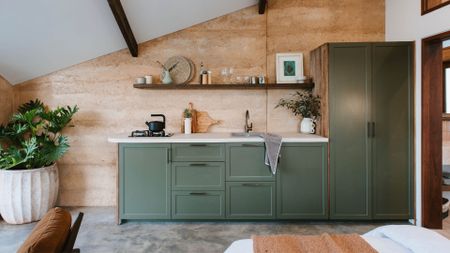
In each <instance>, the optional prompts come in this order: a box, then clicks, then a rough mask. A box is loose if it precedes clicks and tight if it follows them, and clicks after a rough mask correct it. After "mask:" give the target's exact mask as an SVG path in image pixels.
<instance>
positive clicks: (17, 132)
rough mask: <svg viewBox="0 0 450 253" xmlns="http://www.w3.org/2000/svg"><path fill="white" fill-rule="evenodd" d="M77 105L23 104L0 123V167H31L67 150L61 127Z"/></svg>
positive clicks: (45, 162) (55, 158) (50, 160)
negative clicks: (53, 106)
mask: <svg viewBox="0 0 450 253" xmlns="http://www.w3.org/2000/svg"><path fill="white" fill-rule="evenodd" d="M77 111H78V107H77V106H74V107H70V106H67V107H58V108H56V109H55V110H50V109H49V108H48V107H47V106H45V105H44V104H43V103H42V102H41V101H39V100H35V101H30V102H28V103H25V104H23V105H21V106H20V107H19V108H18V110H17V113H16V114H14V115H13V116H12V117H11V120H10V122H9V123H8V124H7V125H5V126H4V125H0V169H6V170H8V169H32V168H41V167H45V166H50V165H51V164H53V163H55V162H56V161H57V160H59V159H60V158H61V157H62V156H63V155H64V154H65V153H66V152H67V151H68V150H69V142H68V138H67V137H66V136H64V135H62V134H61V131H62V130H63V129H64V128H65V127H66V126H67V125H68V124H69V122H70V121H71V120H72V117H73V115H74V114H75V113H76V112H77Z"/></svg>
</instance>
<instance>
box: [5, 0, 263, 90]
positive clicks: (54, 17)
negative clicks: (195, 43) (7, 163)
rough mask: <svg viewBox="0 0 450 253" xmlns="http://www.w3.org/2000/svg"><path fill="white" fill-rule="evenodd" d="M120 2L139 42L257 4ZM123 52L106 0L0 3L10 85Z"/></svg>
mask: <svg viewBox="0 0 450 253" xmlns="http://www.w3.org/2000/svg"><path fill="white" fill-rule="evenodd" d="M121 2H122V5H123V7H124V10H125V13H126V14H127V17H128V21H129V23H130V26H131V29H132V30H133V33H134V35H135V37H136V40H137V41H138V43H141V42H144V41H147V40H151V39H154V38H157V37H160V36H163V35H166V34H169V33H172V32H175V31H178V30H182V29H184V28H187V27H190V26H193V25H195V24H198V23H201V22H205V21H207V20H210V19H213V18H216V17H219V16H222V15H225V14H228V13H231V12H234V11H237V10H239V9H242V8H245V7H249V6H251V5H254V4H256V3H257V0H122V1H121ZM123 48H126V43H125V41H124V39H123V37H122V34H121V33H120V30H119V28H118V26H117V23H116V21H115V19H114V17H113V15H112V13H111V9H110V8H109V5H108V2H107V0H33V1H30V0H0V74H1V75H3V76H4V77H5V78H6V79H7V80H8V81H9V82H10V83H12V84H17V83H21V82H23V81H26V80H30V79H33V78H35V77H38V76H42V75H45V74H48V73H51V72H54V71H56V70H60V69H63V68H66V67H69V66H71V65H74V64H77V63H81V62H84V61H86V60H90V59H93V58H96V57H98V56H101V55H105V54H108V53H111V52H114V51H117V50H120V49H123ZM130 57H131V56H130Z"/></svg>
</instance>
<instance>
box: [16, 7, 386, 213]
mask: <svg viewBox="0 0 450 253" xmlns="http://www.w3.org/2000/svg"><path fill="white" fill-rule="evenodd" d="M270 2H271V4H270V7H269V10H268V11H267V12H266V14H265V15H258V14H257V8H256V7H250V8H247V9H244V10H241V11H238V12H235V13H232V14H229V15H226V16H223V17H220V18H217V19H214V20H212V21H209V22H206V23H203V24H200V25H197V26H194V27H191V28H188V29H185V30H182V31H180V32H177V33H173V34H170V35H168V36H164V37H162V38H159V39H156V40H152V41H148V42H145V43H143V44H141V45H140V51H139V57H138V58H132V57H130V55H129V53H128V50H121V51H118V52H116V53H113V54H109V55H106V56H102V57H99V58H97V59H94V60H91V61H88V62H85V63H82V64H79V65H76V66H73V67H70V68H68V69H64V70H61V71H58V72H55V73H53V74H50V75H47V76H43V77H40V78H37V79H34V80H31V81H28V82H25V83H22V84H20V85H18V86H16V87H15V91H16V97H17V103H16V105H18V104H19V103H22V102H26V101H28V100H30V99H34V98H40V99H42V100H43V101H45V102H46V103H48V104H49V105H51V106H57V105H66V104H69V105H73V104H77V105H78V106H79V107H80V108H81V110H80V112H79V113H78V115H76V117H75V119H74V123H75V127H74V128H69V129H67V130H66V134H68V135H69V137H70V140H71V145H72V148H71V150H70V152H69V153H68V154H67V155H66V156H65V157H64V158H63V159H62V161H61V162H60V163H59V166H60V179H61V188H60V200H59V204H61V205H73V206H108V205H115V204H116V192H115V189H116V176H117V164H116V163H117V146H116V145H113V144H110V143H108V142H107V137H108V136H111V135H116V134H120V133H128V132H129V131H130V130H132V129H141V128H145V125H144V124H143V122H144V121H145V120H148V119H149V117H150V114H151V113H164V114H165V115H166V116H167V119H168V126H167V129H168V131H172V132H179V129H180V121H181V113H182V110H183V109H184V108H185V107H186V106H187V103H188V102H193V103H194V106H195V107H196V108H197V109H200V110H205V111H208V112H209V113H210V115H211V116H212V117H213V118H215V119H220V120H222V121H223V123H222V124H220V125H218V126H214V127H213V128H211V131H213V132H231V131H241V130H242V129H243V126H244V115H245V110H246V109H248V110H250V115H251V121H252V122H253V125H254V130H255V131H266V130H268V131H290V132H292V131H297V128H298V122H299V119H297V118H295V117H293V116H291V115H290V114H289V113H288V112H287V111H285V110H282V109H276V110H275V109H273V108H274V106H275V105H276V103H277V101H278V99H279V98H280V97H282V96H286V95H288V94H290V93H292V91H276V90H275V91H269V92H267V93H266V92H265V91H240V90H234V91H211V90H204V91H151V90H138V89H133V88H132V83H133V80H134V79H135V78H136V77H138V76H143V75H145V74H152V75H154V76H157V75H158V73H159V67H158V65H157V64H156V63H155V61H156V60H160V61H165V60H166V59H167V58H168V57H170V56H174V55H184V56H187V57H189V58H191V59H192V60H193V61H194V62H195V63H196V64H197V65H199V63H200V62H201V61H203V62H204V63H205V65H206V67H208V68H210V69H211V70H212V71H213V73H214V74H215V75H214V79H213V81H214V82H216V83H220V82H221V77H220V75H219V73H220V69H222V68H224V67H233V68H235V69H236V70H235V75H244V74H245V75H258V74H261V73H264V74H265V75H267V76H268V78H269V80H270V81H274V80H275V59H274V58H275V56H274V55H275V53H276V52H288V51H298V52H304V53H305V54H306V59H305V65H306V66H305V69H306V73H308V69H309V67H308V66H309V65H308V54H307V52H308V51H309V50H311V49H313V48H315V47H317V46H319V45H321V44H323V43H325V42H329V41H382V40H384V1H383V0H376V1H373V0H363V1H361V0H344V1H331V0H325V1H316V0H303V1H297V0H283V1H276V0H274V1H270ZM369 10H370V11H369ZM371 13H372V14H371ZM193 82H198V80H194V81H193Z"/></svg>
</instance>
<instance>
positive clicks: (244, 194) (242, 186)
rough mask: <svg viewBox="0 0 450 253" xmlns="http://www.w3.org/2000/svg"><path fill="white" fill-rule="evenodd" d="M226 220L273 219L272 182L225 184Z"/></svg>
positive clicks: (273, 196)
mask: <svg viewBox="0 0 450 253" xmlns="http://www.w3.org/2000/svg"><path fill="white" fill-rule="evenodd" d="M226 185H227V192H226V200H227V202H226V214H227V219H274V218H275V196H276V195H275V183H274V182H227V183H226Z"/></svg>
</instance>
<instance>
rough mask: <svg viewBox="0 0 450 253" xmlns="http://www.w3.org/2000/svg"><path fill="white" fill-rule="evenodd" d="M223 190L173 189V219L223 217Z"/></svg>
mask: <svg viewBox="0 0 450 253" xmlns="http://www.w3.org/2000/svg"><path fill="white" fill-rule="evenodd" d="M223 218H225V193H224V192H223V191H173V192H172V219H223Z"/></svg>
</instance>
